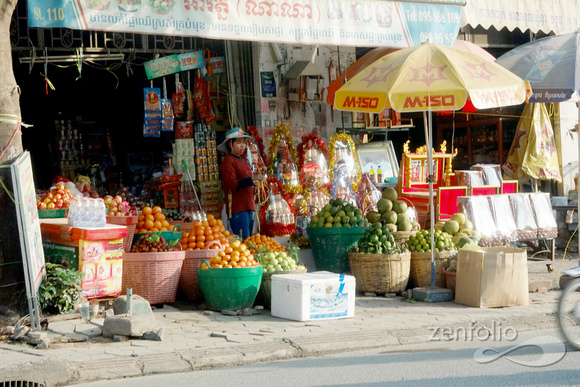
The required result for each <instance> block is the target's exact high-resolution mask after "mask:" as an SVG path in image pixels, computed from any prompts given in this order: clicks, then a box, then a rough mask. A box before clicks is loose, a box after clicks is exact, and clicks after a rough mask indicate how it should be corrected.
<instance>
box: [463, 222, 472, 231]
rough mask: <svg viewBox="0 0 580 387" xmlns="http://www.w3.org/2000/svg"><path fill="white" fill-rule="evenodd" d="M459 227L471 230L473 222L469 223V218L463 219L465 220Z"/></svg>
mask: <svg viewBox="0 0 580 387" xmlns="http://www.w3.org/2000/svg"><path fill="white" fill-rule="evenodd" d="M461 229H462V230H469V231H472V230H473V223H471V221H470V220H467V219H465V222H463V224H462V225H461Z"/></svg>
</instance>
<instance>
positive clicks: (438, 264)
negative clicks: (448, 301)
mask: <svg viewBox="0 0 580 387" xmlns="http://www.w3.org/2000/svg"><path fill="white" fill-rule="evenodd" d="M454 253H456V251H440V252H435V253H434V254H435V255H434V260H435V286H437V287H440V288H442V287H443V286H444V285H445V278H444V276H443V264H444V263H445V261H446V260H447V258H448V257H449V256H450V255H451V254H454ZM409 278H410V280H411V283H412V284H413V286H414V287H420V288H424V287H429V286H431V252H430V251H426V252H423V253H416V252H411V274H410V276H409Z"/></svg>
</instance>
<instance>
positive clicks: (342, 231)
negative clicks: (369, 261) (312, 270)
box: [308, 226, 366, 273]
mask: <svg viewBox="0 0 580 387" xmlns="http://www.w3.org/2000/svg"><path fill="white" fill-rule="evenodd" d="M365 230H366V227H358V226H355V227H350V228H349V227H308V237H309V238H310V246H311V247H312V256H313V257H314V264H315V265H316V270H318V271H330V272H333V273H349V272H350V268H349V266H348V251H349V250H350V248H351V247H353V246H354V245H356V244H357V242H358V240H359V239H360V237H361V236H363V234H364V232H365Z"/></svg>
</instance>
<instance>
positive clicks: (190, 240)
mask: <svg viewBox="0 0 580 387" xmlns="http://www.w3.org/2000/svg"><path fill="white" fill-rule="evenodd" d="M196 238H197V237H196V236H195V234H194V233H191V234H189V236H188V237H187V240H188V241H189V242H195V241H196Z"/></svg>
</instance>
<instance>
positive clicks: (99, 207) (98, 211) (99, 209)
mask: <svg viewBox="0 0 580 387" xmlns="http://www.w3.org/2000/svg"><path fill="white" fill-rule="evenodd" d="M106 223H107V207H106V206H105V201H104V200H103V199H101V198H99V199H95V227H105V224H106Z"/></svg>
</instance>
